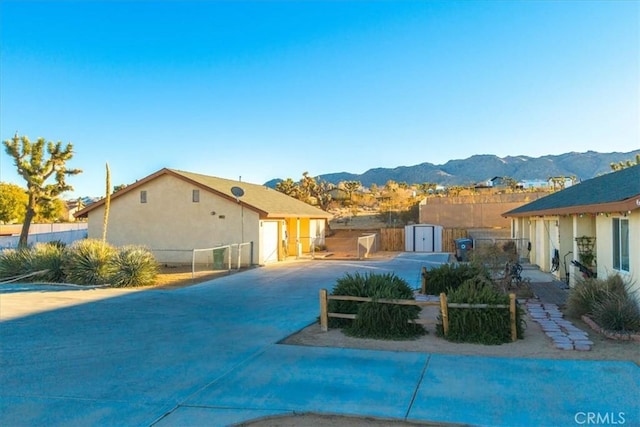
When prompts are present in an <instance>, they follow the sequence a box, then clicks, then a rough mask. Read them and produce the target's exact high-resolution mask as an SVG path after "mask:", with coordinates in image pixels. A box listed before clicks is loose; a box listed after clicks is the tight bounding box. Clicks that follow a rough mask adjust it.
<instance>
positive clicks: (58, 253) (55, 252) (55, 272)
mask: <svg viewBox="0 0 640 427" xmlns="http://www.w3.org/2000/svg"><path fill="white" fill-rule="evenodd" d="M65 252H66V251H65V247H64V245H60V244H58V243H55V242H52V243H36V245H35V246H34V247H33V248H32V249H31V270H32V271H40V270H47V272H46V273H44V274H43V275H41V276H38V279H40V280H43V281H45V282H55V283H62V282H64V281H65V278H66V276H65V274H64V270H63V263H64V257H65Z"/></svg>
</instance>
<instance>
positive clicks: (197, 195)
mask: <svg viewBox="0 0 640 427" xmlns="http://www.w3.org/2000/svg"><path fill="white" fill-rule="evenodd" d="M191 201H192V202H193V203H199V202H200V190H193V191H192V192H191Z"/></svg>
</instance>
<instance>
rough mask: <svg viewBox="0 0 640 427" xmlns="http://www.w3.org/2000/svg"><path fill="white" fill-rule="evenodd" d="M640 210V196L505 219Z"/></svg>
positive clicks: (511, 215) (507, 214)
mask: <svg viewBox="0 0 640 427" xmlns="http://www.w3.org/2000/svg"><path fill="white" fill-rule="evenodd" d="M636 209H640V194H638V195H636V196H634V197H631V198H629V199H626V200H621V201H617V202H610V203H598V204H593V205H579V206H567V207H563V208H551V209H541V210H537V211H524V212H516V213H509V212H506V213H504V214H503V216H505V217H515V218H523V217H530V216H550V215H560V216H562V215H579V214H599V213H611V212H630V211H633V210H636Z"/></svg>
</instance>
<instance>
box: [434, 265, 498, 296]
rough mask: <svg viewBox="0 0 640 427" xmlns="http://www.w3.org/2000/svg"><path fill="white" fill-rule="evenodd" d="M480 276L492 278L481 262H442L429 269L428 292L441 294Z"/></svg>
mask: <svg viewBox="0 0 640 427" xmlns="http://www.w3.org/2000/svg"><path fill="white" fill-rule="evenodd" d="M476 276H480V277H483V278H486V279H490V275H489V272H488V271H487V269H486V268H484V267H483V266H482V265H480V264H476V263H471V264H466V263H465V264H458V263H450V264H442V265H441V266H438V267H436V268H432V269H431V270H429V271H427V294H429V295H440V293H442V292H445V293H447V292H448V290H449V289H457V288H459V287H460V286H461V285H462V284H463V283H464V282H465V281H466V280H469V279H472V278H474V277H476Z"/></svg>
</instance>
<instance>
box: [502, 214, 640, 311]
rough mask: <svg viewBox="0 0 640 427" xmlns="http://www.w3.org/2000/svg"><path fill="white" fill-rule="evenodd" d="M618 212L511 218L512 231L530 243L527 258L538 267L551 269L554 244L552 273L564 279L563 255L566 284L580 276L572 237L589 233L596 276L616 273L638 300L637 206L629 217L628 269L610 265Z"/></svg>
mask: <svg viewBox="0 0 640 427" xmlns="http://www.w3.org/2000/svg"><path fill="white" fill-rule="evenodd" d="M622 215H623V214H620V213H610V214H599V215H596V216H593V215H583V216H580V215H570V216H561V217H553V216H549V217H544V218H540V217H530V218H515V219H514V221H513V227H514V230H513V235H514V236H515V237H516V238H518V239H527V238H528V239H529V240H530V241H531V244H532V250H531V254H530V261H531V263H532V264H536V265H538V266H539V267H540V269H541V270H542V271H547V272H548V271H549V270H550V269H551V254H552V251H553V249H554V247H555V248H559V251H560V269H559V271H558V272H556V273H555V275H556V277H557V278H558V279H559V280H565V273H566V271H565V269H564V261H565V255H566V254H567V253H568V252H572V253H571V254H570V255H568V256H566V261H567V270H569V277H570V286H574V285H575V283H576V279H577V278H581V277H582V273H581V272H580V270H579V269H578V268H577V267H575V266H573V265H572V264H571V260H579V256H578V253H579V251H578V245H577V243H576V241H575V239H576V237H581V236H589V237H595V238H596V248H595V252H596V261H597V273H598V277H599V278H606V277H608V276H610V275H611V274H616V273H618V274H620V275H621V276H622V277H623V278H624V279H626V281H627V282H628V283H629V284H630V285H631V286H632V290H633V291H635V295H636V298H637V299H638V300H639V301H640V210H638V209H636V210H634V211H632V212H631V213H630V214H627V215H628V216H627V217H628V218H629V256H630V259H629V261H630V265H629V271H628V272H624V271H618V270H615V269H614V268H613V253H612V248H613V230H612V228H613V218H616V217H622Z"/></svg>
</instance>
